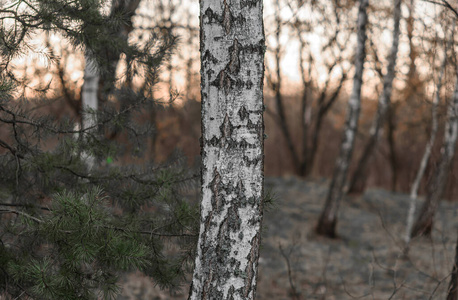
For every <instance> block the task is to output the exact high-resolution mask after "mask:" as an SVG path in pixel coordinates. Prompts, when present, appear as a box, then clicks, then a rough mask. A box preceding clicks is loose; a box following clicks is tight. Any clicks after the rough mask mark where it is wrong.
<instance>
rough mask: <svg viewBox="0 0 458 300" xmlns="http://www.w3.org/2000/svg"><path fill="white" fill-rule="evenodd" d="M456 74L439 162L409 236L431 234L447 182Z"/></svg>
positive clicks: (456, 111)
mask: <svg viewBox="0 0 458 300" xmlns="http://www.w3.org/2000/svg"><path fill="white" fill-rule="evenodd" d="M456 75H457V79H456V83H455V91H454V93H453V98H452V99H451V101H450V103H449V104H448V106H447V121H446V123H445V130H444V143H443V145H442V149H441V157H440V162H439V165H438V167H437V169H436V172H435V173H434V176H433V178H432V179H431V181H430V184H429V186H428V192H427V194H426V200H425V202H424V203H423V206H422V207H421V210H420V213H419V215H418V218H417V220H416V221H415V223H414V225H413V226H412V232H411V234H410V236H411V237H416V236H419V235H426V236H428V235H431V230H432V226H433V221H434V215H435V213H436V210H437V206H438V205H439V202H440V200H441V198H442V195H443V193H444V190H445V186H446V184H447V180H448V175H449V173H450V165H451V163H452V161H453V157H454V155H455V146H456V140H457V137H458V74H456Z"/></svg>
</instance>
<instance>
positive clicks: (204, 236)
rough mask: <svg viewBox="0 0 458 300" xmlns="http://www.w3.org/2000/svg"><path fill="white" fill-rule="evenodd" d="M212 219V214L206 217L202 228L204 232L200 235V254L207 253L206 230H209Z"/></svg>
mask: <svg viewBox="0 0 458 300" xmlns="http://www.w3.org/2000/svg"><path fill="white" fill-rule="evenodd" d="M212 217H213V212H210V213H209V214H208V216H207V217H206V218H205V227H204V232H203V233H202V236H203V238H202V245H201V248H200V249H201V250H202V253H206V252H207V251H208V247H207V245H206V243H207V235H208V229H209V228H210V223H211V219H212Z"/></svg>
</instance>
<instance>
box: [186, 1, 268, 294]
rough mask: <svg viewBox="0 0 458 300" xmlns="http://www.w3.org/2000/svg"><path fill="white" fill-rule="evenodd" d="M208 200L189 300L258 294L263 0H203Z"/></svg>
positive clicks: (205, 200) (204, 170)
mask: <svg viewBox="0 0 458 300" xmlns="http://www.w3.org/2000/svg"><path fill="white" fill-rule="evenodd" d="M200 12H201V15H200V24H201V25H200V26H201V44H200V52H201V62H202V65H201V82H202V83H201V88H202V90H201V95H202V198H201V209H200V210H201V225H200V235H199V241H198V246H197V257H196V260H195V269H194V274H193V279H192V285H191V289H190V295H189V299H254V298H255V293H256V277H257V262H258V257H259V245H260V229H261V220H262V199H263V181H264V175H263V139H264V132H263V131H264V125H263V103H262V101H263V74H264V51H265V41H264V28H263V20H262V0H250V1H247V0H202V1H200Z"/></svg>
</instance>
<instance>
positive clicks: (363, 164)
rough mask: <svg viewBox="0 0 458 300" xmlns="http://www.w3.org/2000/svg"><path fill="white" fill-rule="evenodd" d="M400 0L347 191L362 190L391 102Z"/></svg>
mask: <svg viewBox="0 0 458 300" xmlns="http://www.w3.org/2000/svg"><path fill="white" fill-rule="evenodd" d="M401 2H402V1H401V0H394V9H393V19H394V27H393V44H392V45H391V51H390V54H389V56H388V67H387V72H386V74H385V76H384V79H383V91H382V94H381V96H380V98H379V100H378V106H377V112H376V114H375V118H374V121H373V123H372V127H371V129H370V137H369V140H368V141H367V143H366V146H365V147H364V150H363V154H362V156H361V158H360V160H359V162H358V165H357V167H356V171H355V173H354V174H353V177H352V180H351V181H350V184H349V188H348V192H349V193H352V192H362V191H363V190H364V186H365V183H366V179H367V176H366V170H367V165H368V162H369V159H370V158H371V156H372V153H374V149H375V147H376V146H377V143H378V141H379V137H380V135H381V132H382V129H383V125H384V123H385V120H386V115H387V112H388V108H389V106H390V103H391V94H392V90H393V79H394V76H395V68H396V58H397V55H398V46H399V34H400V29H399V23H400V21H401Z"/></svg>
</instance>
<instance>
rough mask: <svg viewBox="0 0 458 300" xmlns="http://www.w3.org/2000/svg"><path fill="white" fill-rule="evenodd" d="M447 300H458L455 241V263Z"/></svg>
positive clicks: (457, 262)
mask: <svg viewBox="0 0 458 300" xmlns="http://www.w3.org/2000/svg"><path fill="white" fill-rule="evenodd" d="M447 300H458V240H457V241H456V249H455V263H454V264H453V269H452V276H451V278H450V285H449V288H448V295H447Z"/></svg>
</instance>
